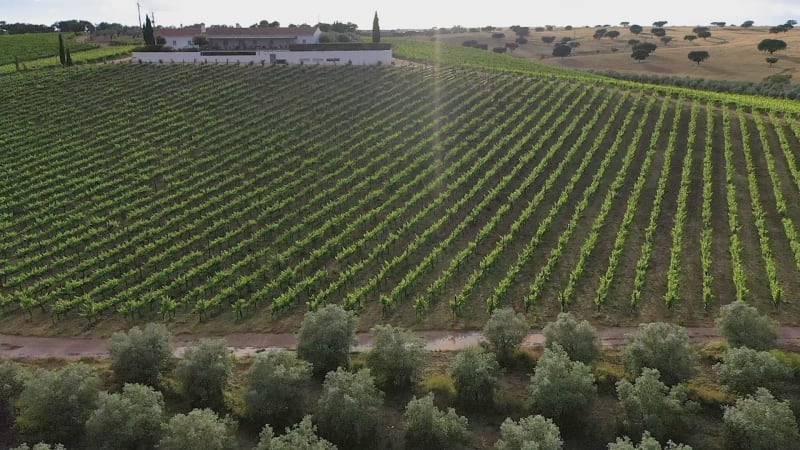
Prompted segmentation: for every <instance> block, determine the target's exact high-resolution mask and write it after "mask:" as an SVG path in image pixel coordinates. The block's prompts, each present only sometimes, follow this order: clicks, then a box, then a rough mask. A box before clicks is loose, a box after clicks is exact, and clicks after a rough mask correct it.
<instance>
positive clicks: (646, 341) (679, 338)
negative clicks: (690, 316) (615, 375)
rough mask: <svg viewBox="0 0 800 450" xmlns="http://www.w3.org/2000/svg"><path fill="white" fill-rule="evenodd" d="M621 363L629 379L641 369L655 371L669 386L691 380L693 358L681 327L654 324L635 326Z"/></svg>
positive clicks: (693, 368) (659, 323)
mask: <svg viewBox="0 0 800 450" xmlns="http://www.w3.org/2000/svg"><path fill="white" fill-rule="evenodd" d="M623 360H624V363H625V369H626V370H627V371H628V373H629V374H630V375H631V376H634V377H636V376H639V374H640V373H641V372H642V369H644V368H645V367H649V368H652V369H658V371H659V373H660V374H661V379H662V380H663V381H664V383H666V384H667V385H669V386H672V385H675V384H678V383H680V382H683V381H686V380H688V379H690V378H692V376H693V375H694V372H695V360H696V356H695V352H694V349H692V347H691V346H689V335H688V334H687V333H686V330H685V329H684V328H683V327H680V326H677V325H671V324H668V323H663V322H654V323H648V324H642V325H639V332H638V333H637V334H636V335H634V337H633V339H632V340H631V342H630V343H629V344H628V345H627V347H625V350H624V351H623ZM651 431H652V430H651Z"/></svg>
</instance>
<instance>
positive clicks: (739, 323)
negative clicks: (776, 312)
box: [714, 301, 778, 350]
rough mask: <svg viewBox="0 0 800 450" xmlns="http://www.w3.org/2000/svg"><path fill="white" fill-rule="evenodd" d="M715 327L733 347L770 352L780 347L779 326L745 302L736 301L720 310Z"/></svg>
mask: <svg viewBox="0 0 800 450" xmlns="http://www.w3.org/2000/svg"><path fill="white" fill-rule="evenodd" d="M714 326H715V327H716V329H717V330H718V331H719V332H720V334H722V335H723V336H724V337H725V339H727V340H728V343H729V344H730V346H731V347H749V348H752V349H754V350H769V349H771V348H775V347H776V346H777V345H778V324H777V323H776V322H775V321H773V320H772V319H770V318H769V317H766V316H762V315H761V314H759V313H758V310H757V309H755V308H754V307H752V306H750V305H748V304H746V303H744V302H739V301H736V302H733V303H729V304H727V305H725V306H723V307H722V308H720V309H719V317H717V319H716V320H715V321H714Z"/></svg>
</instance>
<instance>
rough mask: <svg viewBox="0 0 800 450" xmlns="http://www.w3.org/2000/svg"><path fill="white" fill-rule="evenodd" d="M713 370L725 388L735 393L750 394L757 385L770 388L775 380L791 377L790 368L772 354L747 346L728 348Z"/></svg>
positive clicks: (784, 379)
mask: <svg viewBox="0 0 800 450" xmlns="http://www.w3.org/2000/svg"><path fill="white" fill-rule="evenodd" d="M714 370H716V371H717V373H718V374H719V381H720V383H722V385H724V386H725V389H727V390H728V391H730V392H733V393H736V394H752V393H754V392H755V391H756V389H757V388H759V387H765V388H770V389H771V388H773V387H774V385H775V383H776V382H779V381H786V380H789V379H791V377H792V372H791V370H789V368H787V367H786V366H784V365H783V364H781V363H780V361H778V360H777V359H775V357H774V356H772V355H770V354H769V353H768V352H759V351H757V350H753V349H750V348H747V347H739V348H732V349H730V350H728V352H727V353H726V354H725V357H724V358H723V360H722V362H721V363H719V364H716V365H715V366H714Z"/></svg>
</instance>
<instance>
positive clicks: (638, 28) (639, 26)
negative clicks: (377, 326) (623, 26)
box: [628, 25, 644, 34]
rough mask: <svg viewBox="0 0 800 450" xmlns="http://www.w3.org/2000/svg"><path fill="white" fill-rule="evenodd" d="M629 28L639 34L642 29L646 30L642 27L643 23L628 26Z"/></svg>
mask: <svg viewBox="0 0 800 450" xmlns="http://www.w3.org/2000/svg"><path fill="white" fill-rule="evenodd" d="M628 30H629V31H630V32H631V33H633V34H639V33H641V32H642V31H644V28H642V26H641V25H631V26H630V27H628Z"/></svg>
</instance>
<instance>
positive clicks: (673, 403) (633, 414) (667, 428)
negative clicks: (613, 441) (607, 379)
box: [617, 369, 695, 441]
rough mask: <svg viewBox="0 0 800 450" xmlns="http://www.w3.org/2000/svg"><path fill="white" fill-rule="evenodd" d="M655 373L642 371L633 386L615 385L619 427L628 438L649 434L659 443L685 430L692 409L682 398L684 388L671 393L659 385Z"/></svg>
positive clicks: (618, 383) (622, 383)
mask: <svg viewBox="0 0 800 450" xmlns="http://www.w3.org/2000/svg"><path fill="white" fill-rule="evenodd" d="M659 378H660V374H659V373H658V370H656V369H644V370H643V371H642V374H641V375H640V376H639V377H638V378H636V381H634V383H633V384H631V383H630V382H629V381H628V380H621V381H619V382H617V396H618V397H619V401H620V405H621V406H622V411H623V412H624V414H625V415H624V417H623V424H624V426H625V428H626V429H627V431H628V432H629V433H630V434H632V435H637V436H638V435H639V434H642V433H643V432H644V431H649V432H650V433H651V434H652V435H653V436H655V437H656V439H658V440H661V441H663V440H664V439H665V438H667V437H668V436H675V435H677V434H679V433H681V432H684V431H685V430H686V429H687V426H688V424H689V423H691V422H690V421H689V418H688V417H687V415H688V413H689V412H690V411H691V410H693V409H694V408H695V405H694V404H693V403H691V402H689V401H687V398H686V388H685V386H684V385H678V386H674V387H672V388H671V389H670V388H669V387H667V385H665V384H664V383H662V382H661V380H660V379H659Z"/></svg>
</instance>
